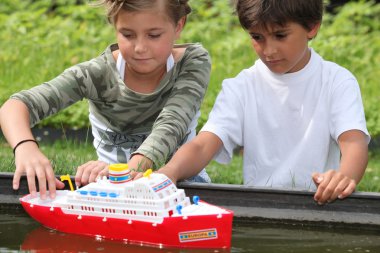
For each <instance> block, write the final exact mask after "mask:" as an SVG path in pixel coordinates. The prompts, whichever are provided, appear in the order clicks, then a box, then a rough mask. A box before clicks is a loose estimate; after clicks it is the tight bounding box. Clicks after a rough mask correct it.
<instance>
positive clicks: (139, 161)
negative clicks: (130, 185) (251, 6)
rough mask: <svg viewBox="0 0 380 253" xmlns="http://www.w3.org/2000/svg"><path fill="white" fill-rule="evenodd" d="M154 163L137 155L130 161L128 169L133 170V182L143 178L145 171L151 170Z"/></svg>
mask: <svg viewBox="0 0 380 253" xmlns="http://www.w3.org/2000/svg"><path fill="white" fill-rule="evenodd" d="M152 165H153V162H152V161H151V160H150V159H148V158H146V157H145V156H143V155H141V154H135V155H133V156H132V157H131V159H130V160H129V161H128V168H129V169H130V170H131V176H132V178H133V180H136V179H139V178H141V177H143V173H144V171H146V170H147V169H150V168H151V167H152Z"/></svg>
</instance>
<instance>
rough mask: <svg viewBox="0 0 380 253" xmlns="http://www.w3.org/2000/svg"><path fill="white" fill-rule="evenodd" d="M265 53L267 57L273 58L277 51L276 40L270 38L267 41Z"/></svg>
mask: <svg viewBox="0 0 380 253" xmlns="http://www.w3.org/2000/svg"><path fill="white" fill-rule="evenodd" d="M263 53H264V55H265V57H268V58H271V57H272V56H273V55H275V54H276V53H277V46H276V43H275V42H274V41H271V40H268V41H267V42H266V43H265V46H264V50H263Z"/></svg>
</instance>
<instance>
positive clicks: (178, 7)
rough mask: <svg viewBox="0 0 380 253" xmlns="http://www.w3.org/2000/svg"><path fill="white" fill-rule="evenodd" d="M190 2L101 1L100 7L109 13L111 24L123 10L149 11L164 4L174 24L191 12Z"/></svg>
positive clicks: (174, 0)
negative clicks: (102, 6)
mask: <svg viewBox="0 0 380 253" xmlns="http://www.w3.org/2000/svg"><path fill="white" fill-rule="evenodd" d="M188 2H189V0H101V1H98V4H99V5H104V6H105V7H106V11H107V18H108V21H109V22H110V23H111V24H114V23H115V22H116V19H117V14H118V13H119V11H120V10H121V9H123V10H125V11H131V12H132V11H141V10H149V9H152V8H154V7H156V6H160V5H162V4H164V6H165V10H166V13H167V15H168V17H169V18H170V19H171V20H172V21H173V23H174V24H177V22H178V21H179V20H180V19H181V18H182V17H186V16H187V15H188V14H189V13H190V12H191V7H190V5H189V4H188Z"/></svg>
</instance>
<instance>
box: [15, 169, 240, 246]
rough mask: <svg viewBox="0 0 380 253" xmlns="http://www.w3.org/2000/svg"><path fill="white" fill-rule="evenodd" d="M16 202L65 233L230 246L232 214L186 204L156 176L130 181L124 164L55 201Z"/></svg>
mask: <svg viewBox="0 0 380 253" xmlns="http://www.w3.org/2000/svg"><path fill="white" fill-rule="evenodd" d="M69 183H70V185H71V181H69ZM71 188H73V187H71ZM20 201H21V204H22V206H23V207H24V209H25V211H26V212H27V213H28V214H29V215H30V216H31V217H32V218H34V219H35V220H37V221H38V222H39V223H41V224H42V225H44V226H46V227H48V228H51V229H55V230H58V231H62V232H65V233H72V234H81V235H88V236H95V237H97V238H105V239H111V240H120V241H124V242H127V243H132V244H141V245H154V246H157V247H179V248H230V246H231V233H232V219H233V212H232V211H230V210H226V209H224V208H221V207H218V206H214V205H211V204H208V203H206V202H204V201H200V200H199V198H198V197H197V196H194V197H193V204H191V202H190V199H189V197H187V196H186V195H185V192H184V190H183V189H178V188H177V187H176V186H175V184H174V183H173V182H172V181H171V180H170V179H169V178H168V177H166V176H165V175H164V174H161V173H149V172H148V173H145V174H144V177H142V178H139V179H137V180H132V178H131V175H130V170H129V169H128V165H127V164H113V165H111V166H110V169H109V178H106V177H104V178H102V179H98V180H97V181H96V182H93V183H90V184H88V185H86V186H84V187H82V188H80V189H77V190H75V191H74V190H73V189H72V191H68V190H57V194H56V198H55V199H50V198H48V199H45V200H42V199H41V198H40V197H39V195H38V194H37V195H36V196H32V195H30V194H29V195H26V196H24V197H22V198H20Z"/></svg>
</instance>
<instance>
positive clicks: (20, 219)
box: [0, 212, 380, 253]
mask: <svg viewBox="0 0 380 253" xmlns="http://www.w3.org/2000/svg"><path fill="white" fill-rule="evenodd" d="M232 234H233V237H232V247H231V249H230V250H228V251H223V250H182V249H158V248H152V247H144V246H139V245H129V244H124V243H122V242H115V241H108V240H97V239H95V238H92V237H86V236H78V235H71V234H65V233H61V232H57V231H53V230H50V229H46V228H44V227H42V226H40V225H39V224H38V223H37V222H35V221H34V220H32V219H31V218H29V216H27V215H26V214H24V213H23V212H17V213H15V214H4V213H0V252H36V253H37V252H40V253H41V252H81V253H84V252H96V253H99V252H100V253H101V252H136V253H156V252H157V253H158V252H160V253H163V252H167V253H169V252H171V253H192V252H205V253H206V252H210V253H211V252H212V253H217V252H263V253H272V252H273V253H281V252H287V253H290V252H297V253H298V252H299V253H301V252H302V253H319V252H345V253H350V252H374V253H376V252H380V231H376V230H359V229H358V230H350V231H347V230H342V229H340V230H337V229H334V228H323V229H321V228H319V229H315V228H310V227H302V226H300V225H293V226H292V225H288V226H285V225H279V224H262V223H254V222H249V223H242V222H239V223H237V224H234V228H233V233H232Z"/></svg>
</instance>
